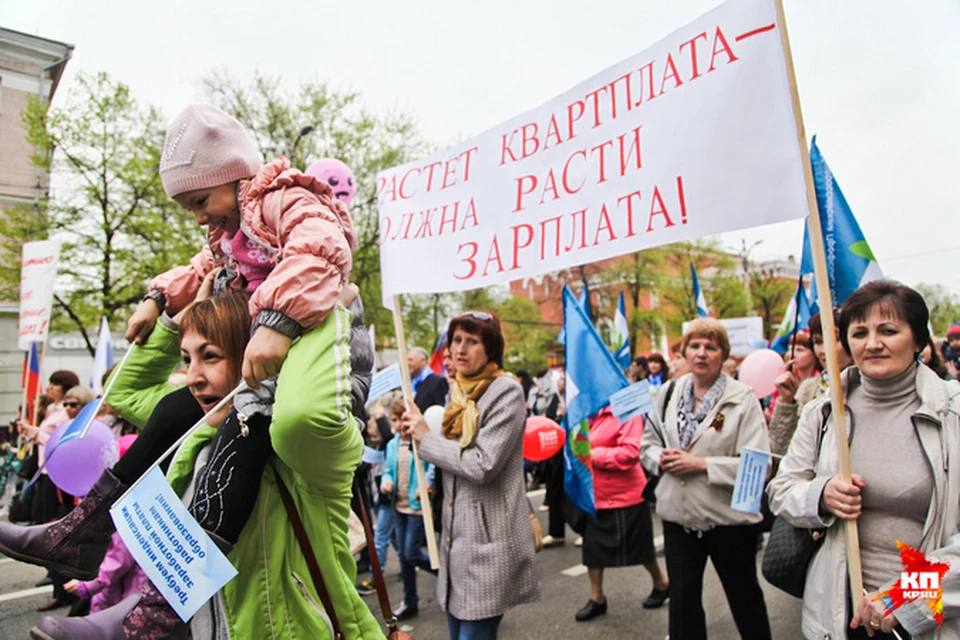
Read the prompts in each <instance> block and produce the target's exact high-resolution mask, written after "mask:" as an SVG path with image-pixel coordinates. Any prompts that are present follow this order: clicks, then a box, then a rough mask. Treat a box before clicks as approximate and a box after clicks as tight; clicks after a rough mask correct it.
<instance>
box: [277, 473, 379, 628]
mask: <svg viewBox="0 0 960 640" xmlns="http://www.w3.org/2000/svg"><path fill="white" fill-rule="evenodd" d="M273 475H274V477H276V479H277V488H278V489H279V490H280V499H281V500H282V501H283V506H284V508H285V509H286V510H287V516H289V518H290V524H291V525H292V526H293V533H294V535H295V536H296V537H297V543H298V544H299V545H300V551H302V552H303V557H304V559H305V560H306V561H307V568H308V569H309V570H310V577H311V578H313V585H314V586H315V587H316V588H317V594H318V595H319V596H320V602H322V603H323V608H324V609H326V610H327V615H329V616H330V622H331V624H333V632H334V634H335V635H336V637H337V638H338V640H343V633H342V632H341V631H340V622H339V621H338V620H337V612H336V610H335V609H334V608H333V600H332V599H331V598H330V593H329V592H328V591H327V584H326V583H325V582H324V581H323V574H322V573H320V565H319V564H317V557H316V556H315V555H314V554H313V548H312V547H311V546H310V539H309V538H308V537H307V531H306V529H304V527H303V521H302V520H301V519H300V514H299V513H297V507H296V505H295V504H294V503H293V496H291V495H290V490H289V489H287V485H286V484H284V482H283V479H282V478H281V477H280V474H279V473H277V471H276V469H274V472H273ZM367 539H368V540H369V539H370V538H369V534H367Z"/></svg>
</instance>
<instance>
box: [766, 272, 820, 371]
mask: <svg viewBox="0 0 960 640" xmlns="http://www.w3.org/2000/svg"><path fill="white" fill-rule="evenodd" d="M797 305H799V309H800V311H799V313H798V312H797V308H798V307H797ZM812 316H813V311H812V310H811V309H810V300H809V299H808V298H807V293H806V291H804V290H803V284H802V283H798V285H797V290H796V291H795V292H794V293H793V297H792V298H790V304H789V306H787V310H786V312H785V313H784V314H783V320H782V321H781V322H780V328H779V329H778V330H777V335H776V336H775V337H774V339H773V340H772V341H771V342H770V348H771V349H773V350H774V351H776V352H777V353H780V354H783V353H786V352H787V351H789V349H790V340H791V339H792V338H793V335H794V334H795V333H797V332H800V331H803V330H804V329H806V328H807V327H808V326H810V318H811V317H812ZM794 322H796V323H797V326H796V327H794V326H793V323H794Z"/></svg>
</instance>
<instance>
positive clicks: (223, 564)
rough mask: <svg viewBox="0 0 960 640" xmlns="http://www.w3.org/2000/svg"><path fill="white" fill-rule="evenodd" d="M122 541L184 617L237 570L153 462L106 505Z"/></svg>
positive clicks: (183, 618)
mask: <svg viewBox="0 0 960 640" xmlns="http://www.w3.org/2000/svg"><path fill="white" fill-rule="evenodd" d="M110 516H111V517H112V518H113V524H114V525H116V527H117V532H118V533H119V534H120V537H121V538H123V542H124V544H126V545H127V548H128V549H129V550H130V553H131V554H132V555H133V557H134V559H135V560H136V561H137V564H138V565H140V568H141V569H143V572H144V573H145V574H147V577H148V578H150V581H151V582H153V584H154V586H156V587H157V589H158V590H159V591H160V593H161V594H163V597H164V598H166V600H167V602H168V603H169V604H170V606H171V607H173V609H174V611H176V612H177V615H179V616H180V618H181V619H182V620H183V621H184V622H186V621H188V620H190V618H192V617H193V614H195V613H196V612H197V610H198V609H199V608H200V607H201V606H203V603H205V602H206V601H207V600H209V599H210V598H211V597H213V596H214V595H215V594H216V593H217V592H218V591H219V590H220V588H221V587H223V585H225V584H227V582H229V581H230V580H231V579H232V578H233V577H234V576H235V575H237V570H236V569H235V568H234V567H233V565H232V564H230V561H229V560H227V557H226V556H225V555H223V553H222V552H221V551H220V549H219V548H218V547H217V545H216V544H215V543H214V542H213V540H211V539H210V536H208V535H207V534H206V532H205V531H204V530H203V528H202V527H201V526H200V525H199V523H197V521H196V520H194V518H193V516H191V515H190V513H189V512H188V511H187V508H186V507H185V506H184V504H183V503H182V502H181V501H180V498H179V497H177V494H176V493H174V491H173V489H171V488H170V485H169V484H167V481H166V479H165V478H164V477H163V473H162V472H161V471H160V469H159V467H154V469H153V470H151V471H150V472H149V473H148V474H147V475H146V476H144V477H143V479H142V480H141V481H140V483H139V484H138V485H136V486H135V487H133V488H132V489H131V490H130V491H129V492H128V493H127V494H126V495H125V496H124V497H123V498H121V499H120V500H119V501H117V502H116V503H115V504H114V505H113V507H111V509H110Z"/></svg>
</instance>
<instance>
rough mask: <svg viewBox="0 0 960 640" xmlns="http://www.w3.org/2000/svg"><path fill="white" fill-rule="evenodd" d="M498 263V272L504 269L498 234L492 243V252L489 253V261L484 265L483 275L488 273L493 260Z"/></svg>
mask: <svg viewBox="0 0 960 640" xmlns="http://www.w3.org/2000/svg"><path fill="white" fill-rule="evenodd" d="M494 261H495V262H496V263H497V273H500V272H501V271H503V260H501V259H500V241H499V240H498V239H497V236H493V242H491V243H490V253H488V254H487V262H486V264H484V265H483V274H482V275H483V276H486V275H487V272H488V270H489V269H490V263H491V262H494Z"/></svg>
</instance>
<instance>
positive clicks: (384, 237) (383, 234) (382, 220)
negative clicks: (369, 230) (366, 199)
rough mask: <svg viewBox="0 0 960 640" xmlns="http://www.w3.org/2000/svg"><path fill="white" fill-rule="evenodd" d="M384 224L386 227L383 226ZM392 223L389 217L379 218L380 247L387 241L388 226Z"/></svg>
mask: <svg viewBox="0 0 960 640" xmlns="http://www.w3.org/2000/svg"><path fill="white" fill-rule="evenodd" d="M384 223H386V225H384ZM392 224H393V222H392V221H391V220H390V216H384V217H382V218H380V246H381V247H382V246H383V244H384V243H385V242H386V241H387V236H388V235H389V234H390V226H391V225H392Z"/></svg>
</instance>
